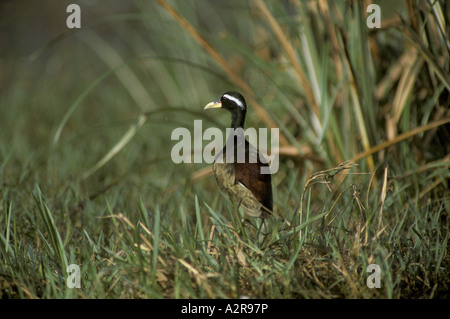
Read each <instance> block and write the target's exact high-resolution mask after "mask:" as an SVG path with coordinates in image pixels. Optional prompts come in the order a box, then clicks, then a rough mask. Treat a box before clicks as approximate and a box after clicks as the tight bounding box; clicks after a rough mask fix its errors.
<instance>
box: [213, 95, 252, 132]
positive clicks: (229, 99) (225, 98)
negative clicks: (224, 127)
mask: <svg viewBox="0 0 450 319" xmlns="http://www.w3.org/2000/svg"><path fill="white" fill-rule="evenodd" d="M217 108H222V109H225V110H228V111H229V112H230V113H231V126H232V127H233V128H237V127H242V128H243V127H244V121H245V113H246V112H247V105H246V103H245V99H244V97H243V96H242V94H240V93H238V92H234V91H230V92H225V93H224V94H222V96H221V97H220V99H219V100H217V101H214V102H211V103H208V104H207V105H206V106H205V110H206V109H217Z"/></svg>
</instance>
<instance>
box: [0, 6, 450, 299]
mask: <svg viewBox="0 0 450 319" xmlns="http://www.w3.org/2000/svg"><path fill="white" fill-rule="evenodd" d="M377 3H378V4H379V5H380V9H381V12H380V13H381V27H380V28H372V29H371V28H369V27H368V26H367V21H368V19H373V18H374V17H370V15H371V14H372V13H373V11H369V12H367V11H366V9H367V6H368V5H369V2H368V1H327V0H323V1H262V0H252V1H248V2H247V1H246V2H243V1H226V2H221V1H175V0H173V1H169V0H158V1H155V2H152V1H142V0H134V1H129V2H123V1H108V5H107V6H105V5H104V4H103V2H98V3H96V4H93V5H87V4H84V5H83V4H82V5H81V13H82V15H81V23H82V27H81V29H72V30H69V29H67V27H66V19H67V16H68V15H69V13H66V6H67V5H68V3H64V2H61V3H59V2H58V4H56V3H55V2H54V1H40V2H39V4H37V3H35V2H34V1H27V2H26V4H24V3H21V2H5V3H2V4H0V6H1V9H0V11H1V12H2V15H1V20H0V25H1V29H0V30H1V33H0V35H1V36H0V42H1V44H0V46H1V47H2V48H3V50H2V51H1V55H0V69H1V70H2V72H1V73H0V83H1V85H0V94H1V99H0V109H1V114H0V296H1V297H3V298H239V297H243V296H248V297H251V298H448V297H449V293H448V292H449V285H450V269H449V266H450V265H449V261H450V260H449V256H448V253H447V249H448V239H449V222H450V221H449V209H450V201H449V198H450V197H449V195H450V194H449V180H450V179H449V177H450V170H449V166H450V157H449V153H450V152H449V150H450V143H449V140H450V130H449V128H450V126H449V122H450V113H449V100H450V98H449V95H448V92H449V90H450V79H449V74H450V72H449V68H450V60H449V50H450V42H449V37H448V34H449V32H450V28H449V25H448V23H449V21H448V17H449V16H450V2H447V1H419V0H417V1H416V0H408V1H395V2H392V1H379V2H377ZM19 5H20V10H19V9H18V8H19ZM228 90H237V91H240V92H241V93H242V94H243V95H244V96H245V97H246V99H247V103H248V104H249V108H250V110H249V112H248V115H247V126H248V127H250V126H252V127H278V128H280V149H279V152H280V168H279V171H278V172H277V173H276V174H275V175H273V177H272V181H273V189H274V207H275V208H274V209H275V213H276V214H277V215H278V217H276V218H272V219H270V220H268V221H265V223H264V225H261V220H259V219H252V220H247V221H244V222H242V220H241V218H240V217H238V212H237V211H236V205H235V203H232V202H231V201H229V199H228V198H227V196H226V195H225V194H224V193H222V192H220V191H219V188H218V185H217V183H216V181H215V180H214V177H213V176H212V175H211V169H210V165H209V164H207V163H181V164H175V163H173V161H172V160H171V157H170V154H171V149H172V147H173V146H174V144H175V143H176V142H177V141H172V140H171V132H172V131H173V130H174V129H175V128H177V127H186V128H188V129H189V130H192V128H193V123H194V120H198V119H201V120H202V121H203V122H202V123H203V129H206V128H207V127H221V128H225V127H226V125H227V124H228V122H229V114H228V113H227V112H220V111H217V112H215V113H214V114H211V113H208V112H203V106H204V105H206V103H208V102H210V101H212V100H214V99H217V98H219V97H220V95H221V94H222V93H223V92H225V91H228ZM213 116H217V117H213ZM207 142H208V141H206V142H204V144H206V143H207ZM71 264H76V265H79V267H80V276H81V277H80V284H81V287H80V288H69V287H68V284H67V282H68V279H69V275H70V274H73V273H68V272H67V271H66V270H67V266H68V265H71ZM370 264H377V265H378V266H379V267H380V284H381V287H380V288H372V289H371V288H369V287H368V286H367V280H368V278H369V276H370V275H371V272H368V271H367V267H368V266H369V265H370ZM369 280H370V278H369Z"/></svg>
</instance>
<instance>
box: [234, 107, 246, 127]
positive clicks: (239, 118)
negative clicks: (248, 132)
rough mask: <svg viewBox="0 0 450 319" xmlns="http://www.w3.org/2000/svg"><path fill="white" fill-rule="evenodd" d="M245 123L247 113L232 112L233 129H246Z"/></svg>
mask: <svg viewBox="0 0 450 319" xmlns="http://www.w3.org/2000/svg"><path fill="white" fill-rule="evenodd" d="M244 123H245V111H235V112H231V128H233V129H237V128H242V129H243V128H244Z"/></svg>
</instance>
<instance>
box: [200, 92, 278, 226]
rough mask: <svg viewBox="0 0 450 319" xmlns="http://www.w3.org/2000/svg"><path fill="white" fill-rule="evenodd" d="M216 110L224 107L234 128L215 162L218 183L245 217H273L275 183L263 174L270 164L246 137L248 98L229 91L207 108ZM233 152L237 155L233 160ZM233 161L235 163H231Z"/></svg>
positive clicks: (234, 155)
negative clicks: (245, 125)
mask: <svg viewBox="0 0 450 319" xmlns="http://www.w3.org/2000/svg"><path fill="white" fill-rule="evenodd" d="M214 108H222V109H225V110H228V111H229V112H230V113H231V127H230V128H231V129H232V130H231V133H230V134H229V136H228V137H227V142H226V145H225V147H224V148H223V150H222V151H221V152H220V153H219V154H217V155H216V157H215V160H214V164H213V171H214V175H215V176H216V179H217V183H218V184H219V187H220V188H221V189H222V190H223V191H225V192H226V193H227V194H228V195H229V196H230V197H232V198H234V199H235V200H236V202H237V204H238V206H239V207H242V208H243V210H244V213H245V214H247V215H248V216H251V217H261V218H269V217H270V214H271V213H272V209H273V207H272V205H273V202H272V182H271V177H270V174H262V173H261V167H264V166H266V167H268V166H269V164H268V162H267V160H266V159H265V157H264V156H263V155H262V154H261V153H260V152H259V151H258V150H257V149H256V148H255V147H254V146H253V145H251V144H250V143H249V142H248V141H247V139H246V138H245V136H244V131H243V130H244V122H245V115H246V112H247V106H246V103H245V99H244V97H243V96H242V95H241V94H240V93H238V92H226V93H224V94H223V95H222V96H221V98H220V100H218V101H215V102H211V103H209V104H208V105H206V106H205V110H206V109H214ZM227 152H228V156H227ZM229 152H233V154H232V155H233V156H232V157H231V156H230V155H229ZM239 154H245V159H244V160H243V159H241V157H242V156H240V155H239ZM238 155H239V157H238ZM230 158H232V161H230V160H229V159H230ZM227 159H228V160H227ZM251 159H253V160H251Z"/></svg>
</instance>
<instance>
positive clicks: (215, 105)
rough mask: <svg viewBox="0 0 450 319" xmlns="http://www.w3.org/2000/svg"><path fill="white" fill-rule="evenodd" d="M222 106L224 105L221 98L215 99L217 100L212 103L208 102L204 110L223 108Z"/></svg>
mask: <svg viewBox="0 0 450 319" xmlns="http://www.w3.org/2000/svg"><path fill="white" fill-rule="evenodd" d="M221 107H222V102H220V100H219V101H215V102H211V103H208V104H206V106H205V108H204V110H206V109H218V108H221Z"/></svg>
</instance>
